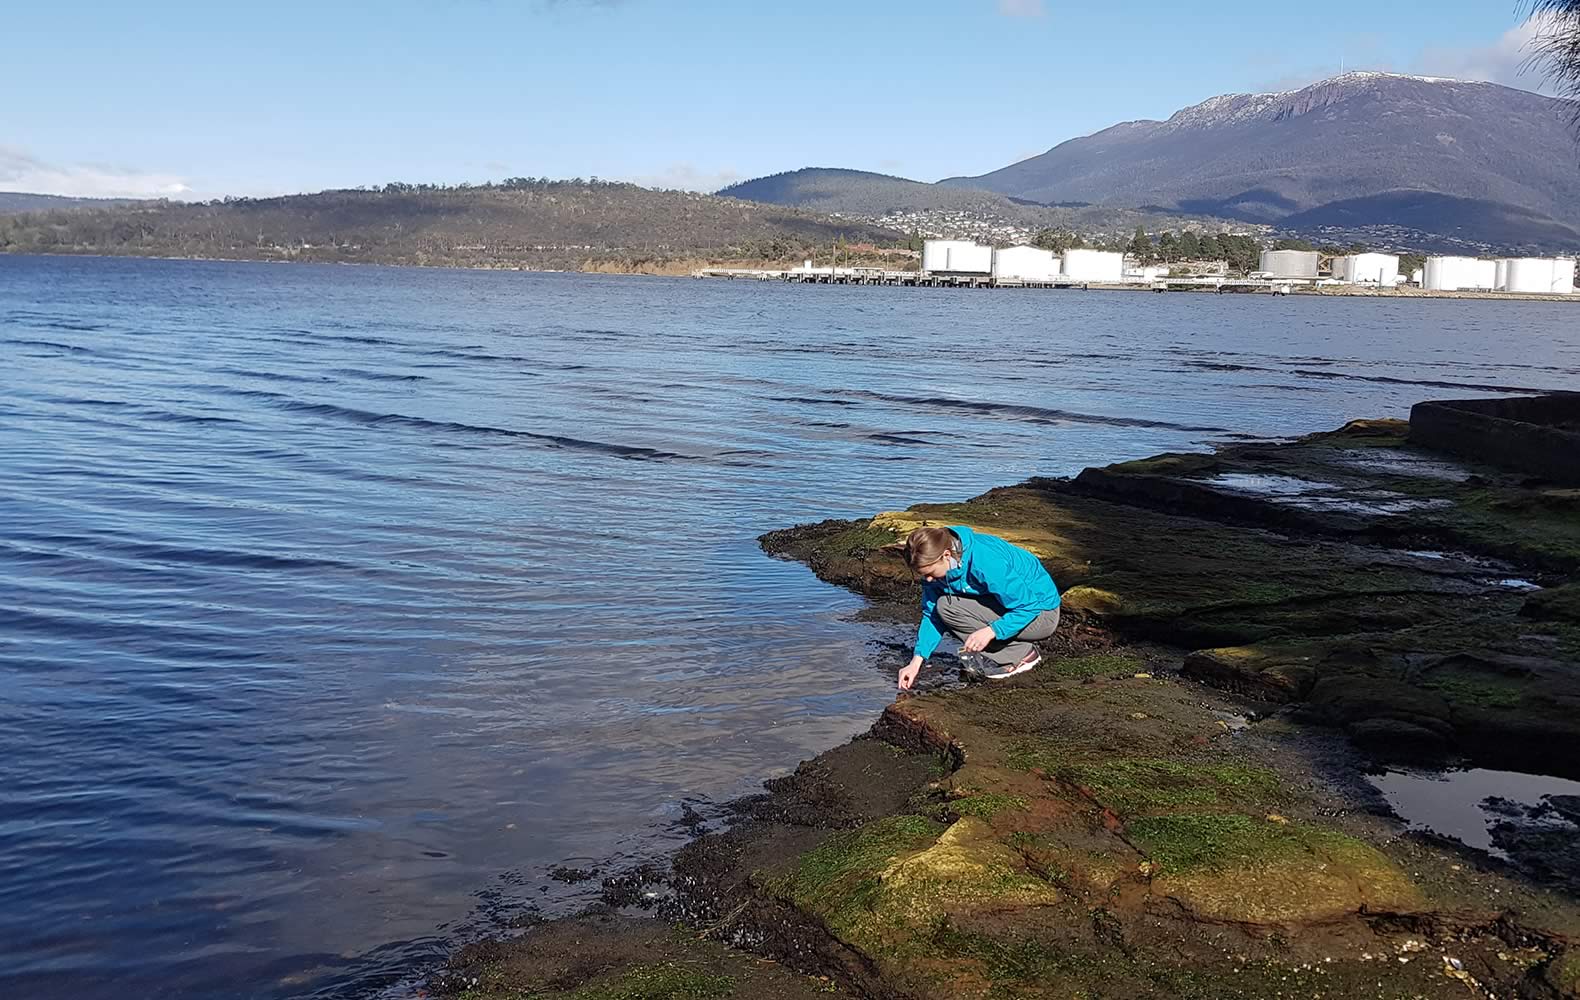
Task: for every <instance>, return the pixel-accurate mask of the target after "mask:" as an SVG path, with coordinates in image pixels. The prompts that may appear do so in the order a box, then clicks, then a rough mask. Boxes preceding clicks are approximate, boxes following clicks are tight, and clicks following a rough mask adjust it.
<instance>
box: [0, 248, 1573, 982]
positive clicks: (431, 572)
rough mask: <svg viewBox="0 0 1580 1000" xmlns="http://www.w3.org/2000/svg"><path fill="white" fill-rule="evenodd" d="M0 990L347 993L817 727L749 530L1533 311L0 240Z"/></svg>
mask: <svg viewBox="0 0 1580 1000" xmlns="http://www.w3.org/2000/svg"><path fill="white" fill-rule="evenodd" d="M0 361H3V363H4V364H3V369H0V371H3V374H0V379H3V380H4V386H5V392H4V393H3V394H0V941H3V942H4V943H5V945H4V955H5V958H4V961H3V962H0V994H4V995H6V996H28V997H70V998H73V1000H97V998H111V997H116V998H120V997H127V996H150V997H152V996H160V997H182V998H186V997H209V996H256V997H284V996H299V995H306V994H316V995H322V996H331V995H332V996H355V995H362V994H365V993H366V992H368V991H369V990H370V989H374V988H376V987H378V986H380V985H381V984H383V983H385V982H387V981H388V976H389V975H390V974H391V973H392V972H393V971H396V970H400V969H402V968H407V967H409V965H410V963H411V962H412V961H413V960H415V959H421V958H423V957H426V956H431V955H434V954H438V953H441V952H442V949H443V947H444V946H445V944H446V943H447V941H449V940H451V939H452V938H453V937H454V936H455V935H464V934H465V933H468V932H470V931H472V930H473V929H475V927H476V926H477V925H478V921H479V916H478V915H479V914H480V913H482V912H485V911H488V910H489V909H490V908H492V909H494V910H498V909H500V908H508V907H509V906H510V905H513V904H521V903H534V902H538V901H541V900H544V899H552V898H554V897H552V896H548V895H544V894H543V893H542V892H540V889H541V888H542V887H543V885H544V884H545V882H544V874H545V872H546V870H547V869H548V867H549V866H552V865H554V864H557V863H561V862H565V861H567V860H575V859H589V858H609V857H614V858H617V859H618V858H625V859H632V860H634V859H640V858H643V857H648V856H653V855H655V854H656V853H658V852H662V851H663V850H665V849H666V848H668V847H670V846H672V845H674V844H675V843H677V842H678V841H679V840H680V838H681V837H682V836H683V832H682V830H681V829H679V828H678V827H677V820H678V818H679V816H680V813H681V808H682V803H683V802H687V801H694V802H704V803H705V802H708V801H719V800H721V799H725V798H728V797H731V796H734V795H737V794H740V793H742V792H745V791H748V790H750V789H751V788H752V787H754V786H755V784H756V783H757V782H758V781H759V780H761V779H762V778H763V777H765V776H767V775H769V774H772V773H774V772H776V771H782V770H784V769H786V768H788V767H790V766H792V765H793V764H794V763H795V762H796V761H797V760H799V759H801V758H803V757H805V756H808V755H810V754H812V753H814V752H816V751H818V750H821V749H824V748H826V747H827V746H829V745H832V744H833V743H835V742H837V741H839V740H841V739H843V738H845V737H847V736H849V735H851V734H853V733H855V732H857V731H859V730H861V729H862V728H864V727H865V726H866V725H867V724H868V723H869V722H870V720H871V719H872V717H873V715H874V713H875V712H876V711H877V710H878V709H879V708H880V707H881V706H882V705H883V704H885V703H886V702H887V701H888V700H889V697H890V693H891V686H892V683H893V680H892V670H893V669H894V668H895V666H897V665H898V660H899V659H900V656H901V654H900V652H899V651H897V650H894V649H891V648H889V647H887V646H885V645H883V644H882V642H881V640H882V639H884V638H885V637H886V636H887V633H883V632H880V631H879V630H877V629H876V628H875V627H874V626H869V625H864V624H861V623H859V622H857V621H854V620H853V615H854V614H855V613H856V612H857V611H858V610H859V608H860V602H859V601H858V600H856V599H854V598H853V597H851V596H849V595H847V594H844V593H842V592H840V591H838V590H835V589H834V588H831V587H826V586H823V585H821V584H819V583H818V582H817V581H815V580H814V579H813V578H812V577H811V576H810V574H808V573H807V572H806V571H805V570H804V569H802V568H800V567H798V566H794V565H790V564H787V563H782V562H776V561H773V560H770V559H768V558H766V557H764V556H763V555H762V554H761V553H760V552H759V551H758V549H757V547H756V545H755V542H754V538H755V536H756V535H757V534H759V533H760V532H762V531H765V530H767V529H770V528H774V527H780V526H784V525H788V524H791V523H795V522H798V521H804V520H808V519H817V518H823V517H834V516H850V515H857V514H865V513H869V512H871V511H874V510H878V509H883V508H892V507H895V506H901V505H905V504H909V503H912V502H915V501H917V500H922V499H959V498H963V497H967V496H971V495H974V494H976V493H979V492H981V491H982V490H984V489H986V488H987V487H990V486H993V485H997V484H1001V483H1005V482H1011V481H1016V480H1019V479H1022V478H1024V477H1026V476H1028V475H1031V474H1043V475H1057V474H1068V473H1074V472H1076V471H1078V470H1079V469H1080V468H1081V467H1083V466H1084V465H1087V464H1091V463H1105V462H1109V461H1113V460H1117V459H1122V458H1126V457H1135V456H1141V455H1146V454H1151V453H1154V452H1158V451H1161V450H1165V449H1200V448H1204V447H1206V446H1208V445H1210V444H1211V443H1212V442H1214V441H1219V440H1223V439H1225V438H1226V437H1228V436H1230V435H1233V434H1256V435H1283V434H1294V433H1300V432H1306V431H1312V430H1319V429H1327V428H1331V427H1333V426H1336V425H1337V424H1339V423H1341V422H1343V421H1344V420H1346V419H1349V418H1350V417H1354V416H1361V415H1366V416H1403V415H1405V413H1406V412H1407V410H1408V407H1409V406H1410V404H1411V403H1414V402H1416V401H1418V400H1421V399H1425V398H1432V397H1443V396H1456V395H1481V394H1485V392H1487V391H1489V388H1488V387H1492V388H1496V387H1507V388H1518V387H1532V388H1571V389H1572V388H1575V387H1576V386H1577V385H1580V378H1577V375H1580V308H1572V307H1569V306H1567V305H1564V304H1550V303H1525V302H1520V303H1513V302H1507V303H1493V302H1478V301H1444V300H1423V301H1408V300H1405V301H1401V300H1369V299H1322V300H1314V299H1308V298H1272V297H1268V296H1255V297H1251V296H1243V297H1240V296H1222V297H1219V296H1206V295H1199V296H1187V295H1167V296H1160V295H1139V294H1124V293H1114V292H1107V293H1103V292H1092V293H1081V292H1047V291H1026V292H1017V291H1000V292H993V293H988V292H964V291H958V292H956V291H949V290H940V289H903V288H841V287H816V286H810V287H803V286H781V285H777V284H758V283H713V282H696V281H690V280H661V279H631V278H601V277H590V276H572V275H533V274H511V273H481V272H454V271H423V270H394V269H382V268H335V267H317V266H305V265H303V266H269V265H251V264H224V263H185V262H166V261H118V260H91V259H66V258H59V259H45V258H20V257H3V256H0Z"/></svg>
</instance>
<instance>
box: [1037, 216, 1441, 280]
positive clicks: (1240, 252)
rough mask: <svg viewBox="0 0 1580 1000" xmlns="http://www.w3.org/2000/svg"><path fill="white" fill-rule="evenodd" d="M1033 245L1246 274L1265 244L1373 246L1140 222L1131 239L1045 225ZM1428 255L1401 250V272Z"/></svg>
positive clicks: (1336, 250) (1329, 248) (1326, 248)
mask: <svg viewBox="0 0 1580 1000" xmlns="http://www.w3.org/2000/svg"><path fill="white" fill-rule="evenodd" d="M1032 245H1033V246H1037V247H1041V248H1042V249H1044V250H1051V251H1053V252H1054V253H1060V254H1062V253H1064V252H1065V251H1066V250H1079V249H1084V248H1090V249H1093V250H1108V251H1112V252H1115V253H1123V254H1128V255H1129V256H1130V257H1131V259H1133V260H1135V261H1136V262H1137V263H1139V264H1143V265H1150V264H1177V263H1181V262H1185V261H1212V260H1221V261H1224V262H1225V263H1227V264H1228V266H1229V268H1230V269H1231V270H1234V271H1238V272H1240V273H1241V274H1249V273H1250V272H1252V271H1255V270H1256V269H1257V268H1258V267H1260V266H1261V258H1262V251H1263V250H1314V251H1316V252H1318V253H1320V254H1322V255H1323V256H1327V257H1336V256H1339V255H1341V254H1357V253H1366V252H1368V251H1369V250H1370V248H1369V247H1368V246H1367V245H1366V244H1363V243H1351V244H1349V245H1348V246H1342V247H1341V246H1334V245H1322V246H1319V245H1317V244H1314V243H1312V242H1310V241H1309V240H1304V239H1300V238H1297V237H1285V238H1281V239H1277V240H1274V241H1273V242H1272V243H1270V244H1264V243H1263V241H1262V240H1260V239H1258V238H1257V237H1255V236H1250V235H1246V234H1244V233H1230V232H1227V231H1225V232H1220V233H1199V232H1197V231H1195V230H1193V229H1185V230H1181V231H1180V232H1178V233H1175V232H1174V231H1173V230H1164V231H1163V232H1161V233H1158V234H1157V236H1156V237H1153V236H1152V235H1151V234H1149V233H1148V232H1147V231H1146V229H1145V227H1142V226H1137V227H1136V231H1135V233H1134V234H1133V235H1132V236H1131V237H1130V238H1129V239H1125V238H1124V237H1120V236H1092V237H1089V236H1085V235H1082V234H1081V233H1077V232H1072V231H1067V230H1055V229H1044V230H1042V231H1041V232H1039V233H1037V235H1036V236H1035V237H1034V238H1033V239H1032ZM1425 264H1426V257H1425V256H1424V255H1422V254H1414V253H1406V254H1400V255H1399V270H1400V273H1401V274H1409V273H1411V272H1412V271H1413V270H1415V269H1417V268H1420V267H1423V266H1425Z"/></svg>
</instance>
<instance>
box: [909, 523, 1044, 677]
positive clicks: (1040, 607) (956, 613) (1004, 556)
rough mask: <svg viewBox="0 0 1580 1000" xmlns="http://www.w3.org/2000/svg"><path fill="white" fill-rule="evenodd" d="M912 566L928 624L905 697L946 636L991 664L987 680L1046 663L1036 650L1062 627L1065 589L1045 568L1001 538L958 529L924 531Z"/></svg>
mask: <svg viewBox="0 0 1580 1000" xmlns="http://www.w3.org/2000/svg"><path fill="white" fill-rule="evenodd" d="M905 559H906V561H907V562H908V563H910V566H911V570H912V572H914V573H916V574H917V575H918V576H920V577H921V578H922V624H921V626H920V627H919V628H917V630H916V648H915V650H914V653H915V655H913V656H912V657H911V662H910V663H908V664H906V666H905V668H904V669H902V670H901V671H900V677H899V683H900V689H901V690H902V691H908V690H910V688H911V685H913V684H915V683H916V675H917V674H919V673H920V672H921V669H922V664H923V663H925V662H926V661H927V658H928V657H929V656H931V655H933V651H934V650H935V649H937V648H938V643H939V641H940V640H941V639H942V637H943V633H944V632H945V631H946V630H947V631H949V632H951V633H953V634H954V635H955V636H956V637H957V638H959V640H960V643H961V649H962V650H963V651H965V652H969V653H981V654H982V655H983V656H984V657H986V658H987V659H988V660H989V661H990V662H991V664H992V667H991V668H990V669H989V671H988V673H987V676H988V677H989V678H991V679H993V680H1003V679H1004V678H1006V677H1014V676H1015V675H1016V674H1023V673H1025V672H1026V671H1028V670H1030V669H1032V668H1033V667H1035V666H1036V665H1037V664H1038V663H1040V662H1041V661H1042V657H1041V655H1040V654H1039V653H1038V652H1037V647H1036V646H1034V645H1032V643H1034V642H1040V641H1042V640H1044V639H1047V638H1048V637H1050V636H1052V635H1053V632H1054V629H1056V628H1058V626H1059V588H1058V587H1056V586H1055V585H1054V582H1053V578H1052V577H1050V576H1049V575H1048V571H1047V569H1045V568H1044V567H1043V565H1042V562H1041V560H1039V559H1038V558H1037V557H1036V556H1034V555H1032V554H1031V553H1030V552H1027V551H1026V550H1025V549H1023V548H1021V547H1020V546H1018V545H1011V544H1010V543H1009V542H1006V541H1004V539H1002V538H996V537H994V536H993V535H988V534H983V533H981V532H977V531H973V530H971V529H970V528H967V527H965V526H964V525H957V526H956V527H953V528H917V529H916V530H915V531H913V532H911V534H910V535H909V537H907V538H906V540H905Z"/></svg>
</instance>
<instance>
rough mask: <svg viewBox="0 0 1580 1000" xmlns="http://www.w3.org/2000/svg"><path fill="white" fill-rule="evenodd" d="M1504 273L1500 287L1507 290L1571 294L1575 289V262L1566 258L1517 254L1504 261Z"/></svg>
mask: <svg viewBox="0 0 1580 1000" xmlns="http://www.w3.org/2000/svg"><path fill="white" fill-rule="evenodd" d="M1503 273H1504V279H1503V284H1502V285H1499V286H1498V287H1499V289H1500V290H1502V291H1505V292H1527V293H1539V294H1543V295H1551V294H1554V293H1557V294H1560V295H1568V294H1570V293H1572V292H1573V291H1574V285H1575V262H1574V261H1573V260H1572V259H1569V258H1566V257H1559V258H1556V259H1554V258H1538V257H1515V258H1512V259H1510V260H1507V261H1504V272H1503Z"/></svg>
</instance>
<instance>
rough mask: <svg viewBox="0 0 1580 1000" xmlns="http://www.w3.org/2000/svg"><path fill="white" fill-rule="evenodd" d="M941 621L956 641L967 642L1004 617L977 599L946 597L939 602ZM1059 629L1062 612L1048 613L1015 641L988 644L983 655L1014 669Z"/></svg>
mask: <svg viewBox="0 0 1580 1000" xmlns="http://www.w3.org/2000/svg"><path fill="white" fill-rule="evenodd" d="M938 617H939V618H942V619H943V620H944V624H945V625H947V626H949V631H951V632H953V633H954V634H955V638H957V639H959V640H961V641H962V642H964V641H965V638H966V636H968V635H970V634H971V633H972V632H975V631H976V630H977V629H979V628H982V627H983V626H985V625H991V624H993V623H994V622H996V621H998V620H999V619H1000V618H1001V617H1003V616H1002V615H1000V614H999V613H998V612H997V611H994V610H993V609H992V608H990V607H988V606H987V605H986V604H983V603H982V602H981V601H979V600H977V599H976V598H974V597H964V596H962V595H960V594H945V595H944V596H942V597H940V598H939V599H938ZM1058 627H1059V609H1058V608H1054V609H1053V610H1052V611H1044V612H1043V613H1042V614H1040V615H1038V616H1037V617H1035V618H1033V619H1032V620H1031V622H1030V623H1029V624H1028V625H1027V626H1026V627H1025V628H1023V629H1021V630H1020V631H1019V632H1017V633H1015V637H1014V638H1012V639H1008V640H995V641H993V642H990V643H988V647H987V649H986V650H984V651H983V653H982V655H983V656H986V657H987V658H988V659H990V660H992V661H993V662H994V663H997V664H999V665H1001V666H1006V667H1007V666H1012V665H1014V664H1016V663H1019V662H1020V661H1021V660H1024V659H1025V658H1026V654H1028V653H1030V652H1031V651H1032V648H1033V647H1032V643H1033V642H1040V641H1042V640H1043V639H1046V638H1048V637H1049V636H1051V635H1053V631H1054V629H1056V628H1058Z"/></svg>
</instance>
